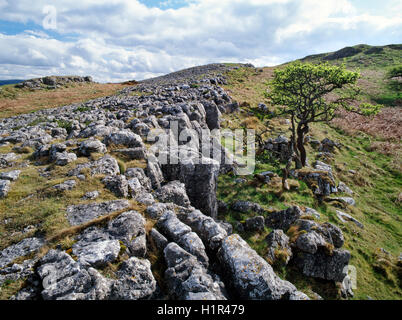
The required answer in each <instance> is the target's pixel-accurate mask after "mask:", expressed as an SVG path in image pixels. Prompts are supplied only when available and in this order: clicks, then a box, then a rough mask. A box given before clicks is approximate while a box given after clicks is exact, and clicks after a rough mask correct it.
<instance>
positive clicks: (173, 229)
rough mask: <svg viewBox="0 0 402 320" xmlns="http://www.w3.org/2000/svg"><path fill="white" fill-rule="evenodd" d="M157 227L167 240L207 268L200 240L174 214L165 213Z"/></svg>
mask: <svg viewBox="0 0 402 320" xmlns="http://www.w3.org/2000/svg"><path fill="white" fill-rule="evenodd" d="M157 227H158V230H160V231H161V232H162V233H163V234H164V235H165V236H166V237H167V238H168V239H170V240H171V241H174V242H176V243H177V244H178V245H179V246H181V247H182V248H183V249H185V250H186V251H187V252H188V253H191V254H192V255H193V256H195V257H196V258H197V259H198V260H199V261H200V263H202V264H203V265H204V266H205V267H208V264H209V258H208V256H207V254H206V252H205V246H204V244H203V242H202V240H201V239H200V238H199V237H198V235H197V234H196V233H195V232H192V230H191V228H190V227H189V226H188V225H186V224H184V223H183V222H181V221H180V220H179V219H178V218H177V216H176V214H175V213H173V212H171V211H167V212H165V213H164V214H163V215H162V217H161V218H160V219H159V221H158V223H157Z"/></svg>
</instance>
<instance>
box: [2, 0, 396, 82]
mask: <svg viewBox="0 0 402 320" xmlns="http://www.w3.org/2000/svg"><path fill="white" fill-rule="evenodd" d="M49 3H51V7H49ZM401 13H402V1H400V0H383V1H377V0H220V1H216V0H165V1H156V0H80V6H77V4H76V2H73V1H70V0H57V1H52V2H50V1H48V0H36V1H32V0H0V48H1V50H0V79H13V78H32V77H37V76H44V75H53V74H56V75H62V74H77V75H92V76H93V77H94V78H95V79H96V80H97V81H102V82H106V81H122V80H127V79H144V78H148V77H152V76H156V75H160V74H164V73H168V72H172V71H175V70H179V69H182V68H186V67H190V66H194V65H200V64H205V63H211V62H250V63H253V64H255V65H256V66H267V65H276V64H280V63H283V62H286V61H289V60H293V59H296V58H300V57H303V56H306V55H309V54H315V53H320V52H328V51H334V50H337V49H340V48H342V47H345V46H349V45H355V44H360V43H367V44H371V45H385V44H390V43H401V42H402V41H401V40H402V14H401Z"/></svg>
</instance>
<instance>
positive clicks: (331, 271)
mask: <svg viewBox="0 0 402 320" xmlns="http://www.w3.org/2000/svg"><path fill="white" fill-rule="evenodd" d="M295 226H297V230H298V232H299V235H298V236H297V237H296V240H294V243H293V247H294V248H295V250H293V252H294V254H295V258H294V260H295V263H296V265H297V266H298V267H299V268H300V270H301V271H302V273H303V274H304V275H306V276H310V277H314V278H320V279H325V280H332V281H336V282H342V281H343V279H344V278H345V276H346V274H347V266H348V263H349V260H350V253H349V252H348V251H347V250H342V249H340V248H341V247H342V246H343V243H344V238H343V234H342V231H341V230H340V229H339V228H338V227H336V226H334V225H333V224H329V223H326V224H322V225H320V224H318V223H316V222H314V221H311V220H303V219H300V220H298V221H297V223H296V224H295Z"/></svg>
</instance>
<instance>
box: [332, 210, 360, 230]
mask: <svg viewBox="0 0 402 320" xmlns="http://www.w3.org/2000/svg"><path fill="white" fill-rule="evenodd" d="M336 216H337V217H338V219H339V220H341V221H342V222H343V223H346V222H348V221H350V222H353V223H354V224H355V225H356V226H358V227H359V228H361V229H364V225H363V223H361V222H360V221H359V220H357V219H355V218H353V217H352V216H351V215H350V214H347V213H345V212H342V211H339V210H336Z"/></svg>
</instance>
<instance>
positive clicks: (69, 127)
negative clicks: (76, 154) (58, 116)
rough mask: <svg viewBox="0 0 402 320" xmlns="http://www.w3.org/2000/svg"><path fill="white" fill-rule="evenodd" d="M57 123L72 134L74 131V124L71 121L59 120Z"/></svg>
mask: <svg viewBox="0 0 402 320" xmlns="http://www.w3.org/2000/svg"><path fill="white" fill-rule="evenodd" d="M57 125H58V126H59V127H60V128H64V129H66V130H67V133H68V134H70V133H71V131H73V124H72V123H71V122H70V121H66V120H57Z"/></svg>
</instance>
